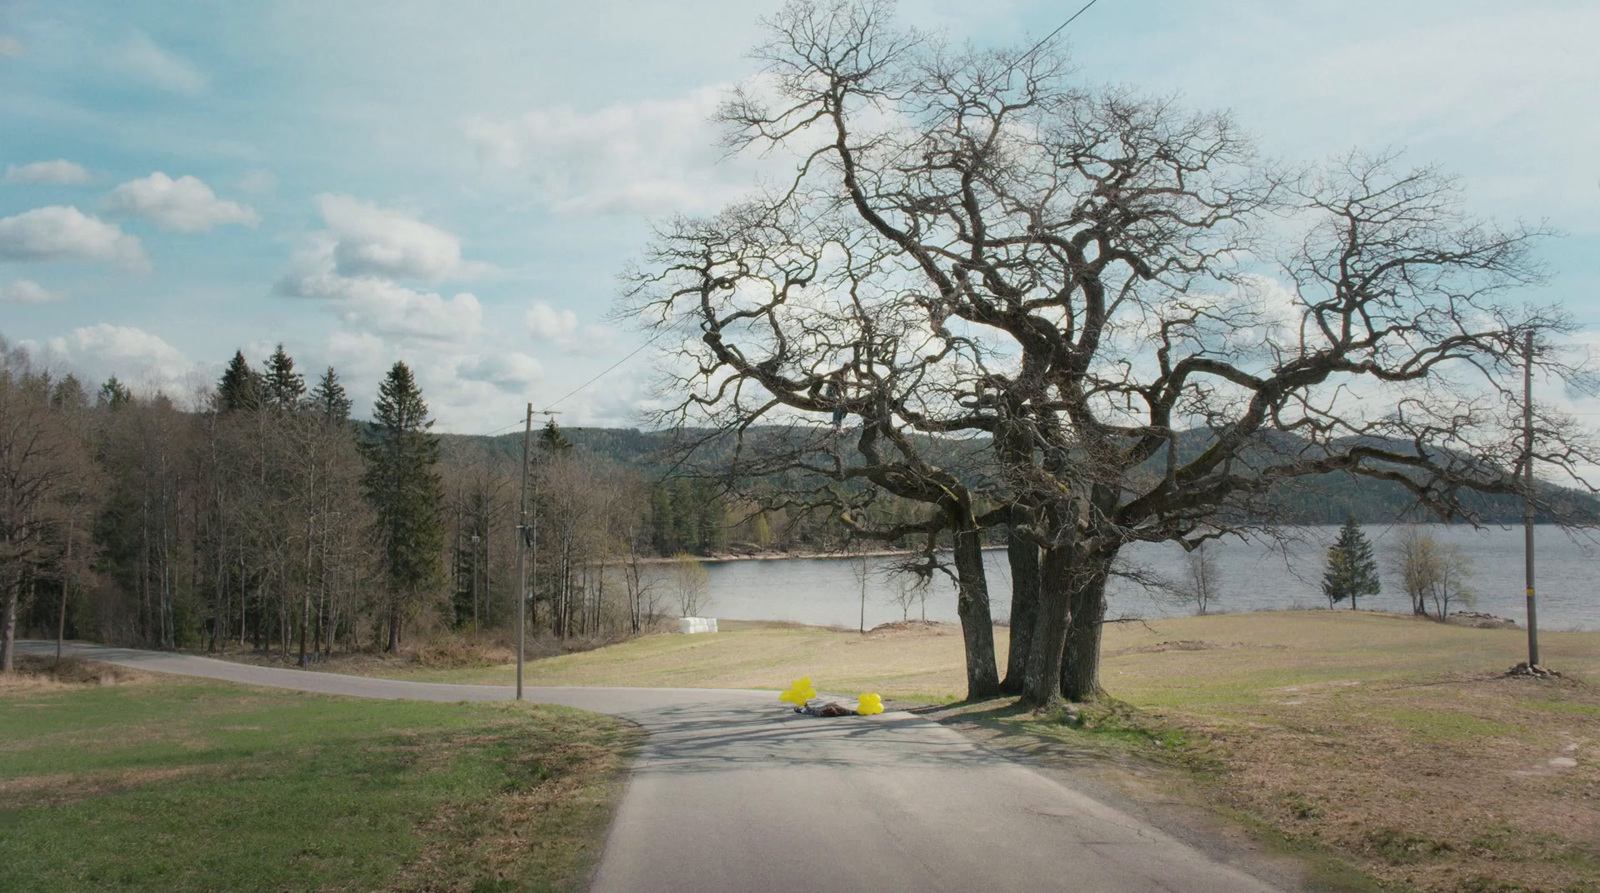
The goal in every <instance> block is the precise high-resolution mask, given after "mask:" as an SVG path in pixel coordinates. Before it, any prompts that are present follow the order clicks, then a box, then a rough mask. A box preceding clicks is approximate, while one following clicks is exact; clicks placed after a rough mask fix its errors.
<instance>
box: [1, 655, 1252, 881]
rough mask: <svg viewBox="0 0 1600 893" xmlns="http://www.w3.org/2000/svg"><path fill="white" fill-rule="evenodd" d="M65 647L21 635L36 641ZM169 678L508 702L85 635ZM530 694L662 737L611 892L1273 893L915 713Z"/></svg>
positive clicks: (635, 694)
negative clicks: (809, 711)
mask: <svg viewBox="0 0 1600 893" xmlns="http://www.w3.org/2000/svg"><path fill="white" fill-rule="evenodd" d="M54 649H55V644H54V643H53V642H51V643H44V642H22V643H20V650H22V651H23V652H24V653H34V654H53V653H54ZM71 654H73V655H74V656H77V657H82V658H86V659H90V660H97V661H104V662H107V663H115V664H121V665H124V666H130V667H137V668H139V669H142V670H150V671H154V672H161V673H174V674H180V675H187V676H201V677H206V678H210V679H221V680H226V681H229V682H238V683H243V684H249V685H265V686H273V687H279V688H291V689H298V690H301V691H309V692H319V693H323V694H336V695H349V696H355V697H370V698H412V699H418V700H432V701H463V700H468V701H479V700H497V699H508V698H510V697H511V696H512V689H510V688H509V687H506V686H480V685H446V684H438V683H425V682H405V681H398V680H389V679H370V678H366V677H359V676H342V675H337V674H332V673H318V672H305V671H300V670H288V669H278V668H270V667H254V666H248V665H244V664H237V663H230V662H227V661H219V660H211V659H208V658H203V657H192V656H187V655H176V654H164V653H157V652H150V651H138V650H133V649H126V648H110V647H105V646H97V645H72V646H71ZM527 697H528V698H529V699H530V700H533V701H538V702H542V703H551V704H563V705H567V706H571V707H578V708H582V709H586V710H594V711H597V712H602V713H610V714H613V715H616V716H621V717H623V718H626V719H629V720H631V721H633V722H637V723H639V724H640V725H641V726H642V727H643V728H644V729H645V730H646V732H647V733H648V737H647V740H646V743H645V745H644V747H643V748H642V750H641V752H640V754H639V756H638V759H637V761H636V762H635V765H634V767H633V773H632V776H631V778H630V780H629V784H628V789H627V792H626V794H625V795H624V797H623V801H622V804H621V806H620V807H619V809H618V812H617V816H616V820H615V822H614V823H613V825H612V829H611V834H610V837H609V838H608V840H607V844H606V850H605V854H604V856H603V857H602V859H601V863H600V866H599V869H598V871H597V874H596V877H595V881H594V884H593V887H592V889H593V890H595V891H604V893H610V891H636V890H652V891H660V893H674V891H745V890H764V891H791V890H792V891H808V890H827V891H864V893H865V891H902V890H903V891H938V890H945V891H952V893H954V891H969V890H980V889H982V890H1017V891H1043V890H1071V891H1077V893H1089V891H1127V893H1141V891H1150V893H1211V891H1215V893H1268V891H1272V890H1277V889H1280V888H1278V887H1274V886H1270V885H1268V884H1266V883H1264V882H1263V881H1261V880H1259V879H1257V878H1255V877H1252V876H1250V875H1248V874H1246V873H1244V872H1243V871H1242V870H1240V869H1239V868H1237V867H1234V866H1230V865H1226V864H1222V863H1219V862H1217V861H1215V860H1214V859H1213V858H1212V857H1210V856H1208V855H1207V854H1205V853H1202V852H1200V851H1198V850H1196V849H1194V848H1192V847H1190V846H1188V845H1186V844H1184V843H1182V842H1180V841H1178V840H1176V839H1175V838H1173V837H1171V836H1169V835H1167V834H1165V833H1163V832H1161V831H1159V830H1157V829H1156V828H1154V827H1151V826H1149V825H1146V824H1144V823H1141V822H1139V821H1137V820H1135V819H1133V818H1132V817H1130V816H1127V815H1125V814H1123V813H1121V812H1119V811H1117V810H1115V809H1112V808H1111V807H1108V806H1106V805H1104V804H1102V803H1099V802H1098V801H1095V800H1092V799H1090V798H1087V797H1085V796H1083V795H1082V794H1079V793H1077V792H1075V791H1072V790H1070V789H1068V788H1066V787H1064V786H1062V785H1060V784H1059V783H1057V782H1055V781H1053V780H1051V779H1049V778H1047V777H1045V776H1043V775H1041V774H1039V773H1037V772H1035V771H1033V770H1032V769H1029V768H1028V767H1026V766H1023V765H1021V764H1018V763H1015V762H1012V761H1010V760H1007V759H1005V758H1003V757H1001V756H998V755H996V754H993V753H990V752H989V751H986V750H984V749H983V748H980V747H978V746H977V745H975V744H974V743H972V742H971V741H969V740H968V739H967V738H965V737H964V736H962V735H961V734H960V733H958V732H956V731H954V730H952V729H948V728H945V727H943V726H941V725H939V724H938V723H935V722H932V721H929V720H926V719H922V718H920V717H916V716H912V715H910V714H906V713H884V714H880V715H878V716H873V717H849V718H843V719H814V718H810V717H803V716H798V715H796V714H794V713H792V712H790V711H789V709H788V708H787V707H786V706H785V705H783V704H780V703H779V702H778V700H777V697H776V695H775V694H774V693H773V692H770V691H742V690H727V689H667V688H575V687H563V688H546V687H541V688H530V689H528V690H527Z"/></svg>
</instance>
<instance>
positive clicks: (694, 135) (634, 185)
mask: <svg viewBox="0 0 1600 893" xmlns="http://www.w3.org/2000/svg"><path fill="white" fill-rule="evenodd" d="M724 94H725V90H724V88H722V87H720V86H716V87H703V88H700V89H698V90H695V91H693V92H691V93H689V94H688V95H685V96H681V97H679V98H676V99H667V100H645V101H641V102H633V103H620V104H617V105H612V106H607V107H605V108H602V109H598V110H595V111H579V110H577V109H574V108H572V107H571V106H566V105H558V106H552V107H548V108H541V109H534V110H532V111H530V112H527V113H525V114H523V115H521V116H518V117H512V118H490V117H475V118H470V119H468V120H467V121H466V122H465V123H464V125H463V130H464V133H465V136H466V138H467V140H468V141H469V142H471V143H472V144H473V145H474V146H475V147H476V148H477V151H478V158H479V160H480V161H482V162H483V163H485V164H487V165H490V166H492V167H496V168H499V169H501V170H505V171H511V172H515V173H518V174H522V175H525V176H527V177H528V178H529V179H530V181H531V182H532V183H533V184H534V186H535V188H536V189H538V190H539V191H540V192H541V193H542V196H543V198H544V200H545V201H547V202H549V203H550V205H551V208H552V209H553V210H555V211H557V212H566V213H582V214H631V213H659V212H664V211H676V210H694V209H704V208H710V207H715V206H718V205H721V204H723V203H724V202H726V201H728V200H730V199H732V198H735V197H737V196H738V195H739V194H741V193H742V192H744V191H745V190H747V189H748V188H749V187H750V185H751V183H752V179H753V172H754V170H755V167H754V164H753V163H752V162H751V161H750V160H749V159H729V158H726V157H724V153H723V151H722V150H721V149H720V148H719V146H718V133H717V130H716V128H715V127H714V126H713V125H712V124H710V123H709V121H708V119H709V118H710V117H711V115H712V113H713V112H715V111H716V108H717V105H718V103H719V102H721V100H722V98H723V96H724Z"/></svg>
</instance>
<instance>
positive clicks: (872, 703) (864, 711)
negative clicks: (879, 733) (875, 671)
mask: <svg viewBox="0 0 1600 893" xmlns="http://www.w3.org/2000/svg"><path fill="white" fill-rule="evenodd" d="M882 712H883V698H882V697H881V696H879V695H878V694H877V693H876V692H873V693H869V694H864V695H862V696H861V705H860V706H858V707H857V708H856V713H859V714H860V715H862V716H871V715H873V714H875V713H882Z"/></svg>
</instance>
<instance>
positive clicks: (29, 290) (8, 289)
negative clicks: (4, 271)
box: [0, 279, 66, 304]
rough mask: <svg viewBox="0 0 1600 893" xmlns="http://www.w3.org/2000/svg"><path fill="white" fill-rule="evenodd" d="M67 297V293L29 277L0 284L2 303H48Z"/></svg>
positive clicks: (0, 299) (0, 301) (0, 300)
mask: <svg viewBox="0 0 1600 893" xmlns="http://www.w3.org/2000/svg"><path fill="white" fill-rule="evenodd" d="M65 297H66V295H64V294H61V293H60V292H54V291H50V290H49V289H47V288H45V287H44V286H42V285H40V284H39V283H37V282H33V281H31V280H28V279H17V280H15V281H13V282H12V283H11V284H10V285H0V303H13V304H48V303H50V302H51V301H59V300H62V299H63V298H65Z"/></svg>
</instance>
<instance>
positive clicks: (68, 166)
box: [0, 158, 89, 185]
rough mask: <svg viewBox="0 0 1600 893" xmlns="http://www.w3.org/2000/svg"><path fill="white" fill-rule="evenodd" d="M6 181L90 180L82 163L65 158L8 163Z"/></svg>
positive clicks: (65, 181) (78, 181)
mask: <svg viewBox="0 0 1600 893" xmlns="http://www.w3.org/2000/svg"><path fill="white" fill-rule="evenodd" d="M0 182H4V183H59V184H66V185H70V184H73V183H87V182H89V172H88V171H86V170H84V169H83V167H82V166H81V165H77V164H73V163H72V162H70V161H67V160H66V159H64V158H58V159H56V160H55V161H35V162H33V163H32V164H21V165H18V164H8V165H6V175H5V179H4V180H0Z"/></svg>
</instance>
